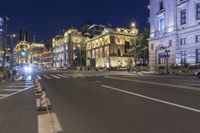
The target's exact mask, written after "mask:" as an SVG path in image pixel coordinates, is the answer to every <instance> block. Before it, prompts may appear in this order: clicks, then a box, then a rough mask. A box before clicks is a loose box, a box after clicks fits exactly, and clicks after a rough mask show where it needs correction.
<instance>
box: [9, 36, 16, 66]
mask: <svg viewBox="0 0 200 133" xmlns="http://www.w3.org/2000/svg"><path fill="white" fill-rule="evenodd" d="M7 37H10V44H11V66H13V61H14V45H13V38H15V37H16V34H11V35H7Z"/></svg>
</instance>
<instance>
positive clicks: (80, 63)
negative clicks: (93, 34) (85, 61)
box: [78, 44, 82, 70]
mask: <svg viewBox="0 0 200 133" xmlns="http://www.w3.org/2000/svg"><path fill="white" fill-rule="evenodd" d="M78 48H79V56H80V57H79V65H80V70H82V68H81V67H82V62H81V61H82V58H81V56H82V55H81V45H80V44H79V45H78Z"/></svg>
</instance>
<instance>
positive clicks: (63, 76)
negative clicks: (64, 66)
mask: <svg viewBox="0 0 200 133" xmlns="http://www.w3.org/2000/svg"><path fill="white" fill-rule="evenodd" d="M57 75H58V76H60V77H62V78H66V79H67V78H69V77H68V76H65V75H61V74H57Z"/></svg>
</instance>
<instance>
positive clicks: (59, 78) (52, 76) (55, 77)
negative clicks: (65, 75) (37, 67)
mask: <svg viewBox="0 0 200 133" xmlns="http://www.w3.org/2000/svg"><path fill="white" fill-rule="evenodd" d="M51 76H52V77H54V78H57V79H60V77H58V76H55V75H51Z"/></svg>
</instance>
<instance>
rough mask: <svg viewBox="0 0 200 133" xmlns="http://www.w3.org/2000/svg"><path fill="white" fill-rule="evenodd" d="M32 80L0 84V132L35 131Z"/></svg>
mask: <svg viewBox="0 0 200 133" xmlns="http://www.w3.org/2000/svg"><path fill="white" fill-rule="evenodd" d="M32 86H33V82H32V81H18V82H14V81H11V80H9V81H7V82H6V83H4V84H1V85H0V133H37V132H38V124H37V109H36V106H35V105H36V103H35V97H34V93H33V89H32Z"/></svg>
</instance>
